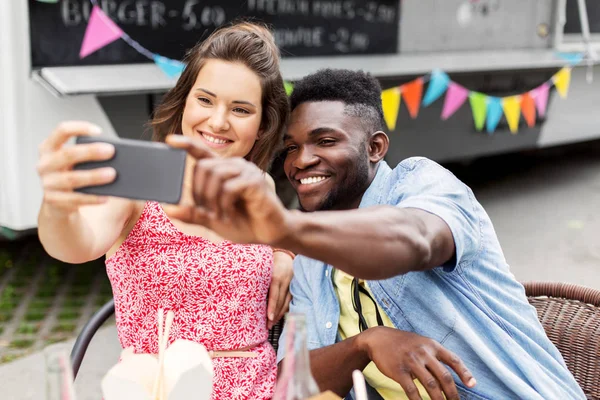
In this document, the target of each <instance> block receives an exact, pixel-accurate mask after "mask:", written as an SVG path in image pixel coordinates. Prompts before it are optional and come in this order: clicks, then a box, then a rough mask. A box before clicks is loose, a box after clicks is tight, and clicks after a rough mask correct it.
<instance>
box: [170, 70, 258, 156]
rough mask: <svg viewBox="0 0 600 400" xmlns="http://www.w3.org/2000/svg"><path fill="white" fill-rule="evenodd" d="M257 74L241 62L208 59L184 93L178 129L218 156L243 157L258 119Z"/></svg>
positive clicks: (251, 143) (254, 133) (250, 144)
mask: <svg viewBox="0 0 600 400" xmlns="http://www.w3.org/2000/svg"><path fill="white" fill-rule="evenodd" d="M261 99H262V87H261V84H260V79H259V77H258V76H257V75H256V74H255V73H254V72H252V70H250V69H249V68H247V67H246V66H245V65H243V64H239V63H231V62H227V61H221V60H208V61H207V62H206V63H205V64H204V66H203V67H202V69H201V70H200V73H198V77H197V78H196V82H195V83H194V86H193V87H192V89H191V91H190V93H189V94H188V96H187V99H186V103H185V108H184V110H183V118H182V121H181V129H182V131H183V134H184V135H185V136H197V137H199V138H201V139H202V141H203V142H204V144H206V146H208V147H210V148H211V149H212V150H213V151H214V152H216V153H217V154H219V155H220V156H222V157H245V156H246V155H248V153H250V150H252V146H254V143H255V142H256V140H257V138H258V135H259V128H260V123H261V118H262V104H261Z"/></svg>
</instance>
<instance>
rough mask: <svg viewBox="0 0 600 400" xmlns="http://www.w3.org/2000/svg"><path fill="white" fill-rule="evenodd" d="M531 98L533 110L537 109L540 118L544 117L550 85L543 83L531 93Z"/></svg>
mask: <svg viewBox="0 0 600 400" xmlns="http://www.w3.org/2000/svg"><path fill="white" fill-rule="evenodd" d="M530 93H531V97H533V100H535V108H536V109H537V112H538V115H539V116H540V118H544V117H545V116H546V107H548V95H549V94H550V85H549V84H548V82H544V83H543V84H542V85H540V86H538V87H536V88H535V89H533V90H532V91H531V92H530Z"/></svg>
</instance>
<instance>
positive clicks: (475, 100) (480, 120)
mask: <svg viewBox="0 0 600 400" xmlns="http://www.w3.org/2000/svg"><path fill="white" fill-rule="evenodd" d="M469 103H471V110H472V111H473V122H474V123H475V129H477V130H478V131H481V130H482V129H483V125H484V124H485V116H486V114H487V96H486V95H485V94H483V93H479V92H471V93H470V94H469Z"/></svg>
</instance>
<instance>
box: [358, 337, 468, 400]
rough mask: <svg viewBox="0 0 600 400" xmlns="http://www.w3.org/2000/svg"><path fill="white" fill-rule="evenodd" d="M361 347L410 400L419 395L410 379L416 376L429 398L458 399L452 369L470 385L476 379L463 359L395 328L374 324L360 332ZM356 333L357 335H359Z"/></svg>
mask: <svg viewBox="0 0 600 400" xmlns="http://www.w3.org/2000/svg"><path fill="white" fill-rule="evenodd" d="M360 335H362V336H363V338H362V339H361V347H362V348H363V349H364V350H365V351H366V352H367V353H368V355H369V358H370V359H371V360H372V361H373V362H374V363H375V365H376V366H377V368H378V369H379V371H380V372H381V373H383V374H384V375H386V376H388V377H389V378H391V379H393V380H394V381H396V382H398V383H399V384H400V385H401V386H402V388H403V389H404V391H405V392H406V395H407V396H408V398H409V399H411V400H419V399H421V396H420V395H419V391H418V389H417V387H416V386H415V383H414V382H413V379H418V380H419V381H420V382H421V384H422V385H423V387H424V388H425V389H426V390H427V392H428V393H429V395H430V397H431V400H443V399H444V397H443V396H442V393H443V394H444V395H445V396H446V399H448V400H450V399H452V400H454V399H459V396H458V391H457V389H456V384H455V383H454V380H453V378H452V374H451V373H450V371H449V370H448V368H447V367H446V366H444V364H446V365H447V366H448V367H450V368H452V369H453V370H454V372H456V374H457V375H458V377H459V378H460V380H461V381H462V382H463V383H464V384H465V385H466V386H467V387H469V388H472V387H473V386H475V383H476V381H475V378H473V375H472V374H471V372H470V371H469V370H468V369H467V367H466V366H465V365H464V364H463V362H462V361H461V360H460V358H458V356H456V355H455V354H454V353H452V352H451V351H449V350H446V349H445V348H444V347H443V346H442V345H440V344H439V343H437V342H436V341H434V340H431V339H428V338H426V337H423V336H419V335H417V334H415V333H412V332H405V331H401V330H398V329H394V328H386V327H374V328H371V329H368V330H366V331H365V332H363V333H361V334H360ZM360 335H359V336H360Z"/></svg>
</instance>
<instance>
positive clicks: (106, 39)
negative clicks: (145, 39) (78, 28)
mask: <svg viewBox="0 0 600 400" xmlns="http://www.w3.org/2000/svg"><path fill="white" fill-rule="evenodd" d="M121 36H123V31H122V30H121V28H119V27H118V26H117V24H115V23H114V22H113V21H112V20H111V19H110V18H109V17H108V16H107V15H106V14H104V11H102V9H101V8H100V7H98V6H94V8H92V13H91V14H90V20H89V21H88V25H87V27H86V28H85V35H84V36H83V44H82V45H81V50H79V58H84V57H87V56H89V55H90V54H92V53H93V52H95V51H96V50H98V49H101V48H102V47H104V46H106V45H108V44H110V43H112V42H114V41H115V40H117V39H119V38H121Z"/></svg>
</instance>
